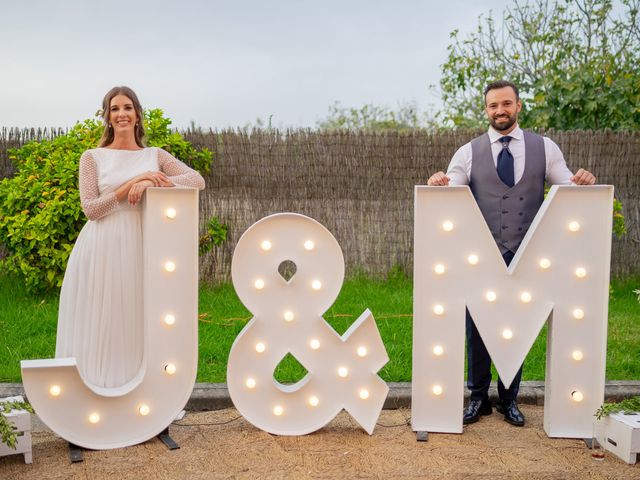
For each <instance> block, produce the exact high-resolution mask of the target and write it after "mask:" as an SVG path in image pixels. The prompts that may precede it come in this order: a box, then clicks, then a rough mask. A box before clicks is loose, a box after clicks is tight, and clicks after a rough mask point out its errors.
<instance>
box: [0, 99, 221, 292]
mask: <svg viewBox="0 0 640 480" xmlns="http://www.w3.org/2000/svg"><path fill="white" fill-rule="evenodd" d="M170 125H171V120H169V119H167V118H164V117H163V113H162V111H161V110H158V109H156V110H149V111H146V112H145V128H146V129H147V143H148V144H149V145H150V146H157V147H161V148H164V149H165V150H167V151H168V152H169V153H171V154H173V155H174V156H175V157H177V158H179V159H180V160H183V161H185V162H186V163H187V164H190V165H191V166H193V167H194V168H195V169H196V170H198V171H200V172H201V173H206V172H208V171H209V170H210V168H211V158H212V154H211V152H210V151H209V150H206V149H202V150H197V149H195V148H194V147H193V146H192V145H191V144H190V143H189V142H187V141H185V140H184V139H183V138H182V137H181V136H180V134H178V133H175V132H172V131H171V130H170V128H169V126H170ZM102 129H103V127H102V123H101V122H100V121H99V120H86V121H84V122H82V123H78V124H76V125H75V126H74V127H73V128H71V129H70V130H69V131H68V132H67V133H66V134H65V135H61V136H59V137H57V138H55V139H53V140H46V141H42V142H30V143H28V144H26V145H24V146H23V147H21V148H19V149H14V150H11V151H10V153H9V155H10V158H11V159H12V160H13V162H14V164H15V166H16V173H15V175H14V176H13V177H12V178H6V179H4V180H2V181H0V243H3V244H4V246H5V248H6V250H7V253H8V255H7V257H6V258H4V259H3V260H2V261H0V268H2V269H3V270H6V271H9V272H13V273H16V274H18V276H19V277H21V278H22V279H23V281H24V284H25V286H26V287H27V289H28V290H29V291H38V290H44V289H47V288H52V287H60V286H61V285H62V279H63V277H64V271H65V268H66V265H67V260H68V259H69V255H70V253H71V249H72V248H73V244H74V242H75V240H76V238H77V237H78V234H79V233H80V230H81V228H82V226H83V225H84V224H85V222H86V218H85V216H84V214H83V212H82V208H81V206H80V192H79V190H78V162H79V160H80V156H81V155H82V153H83V152H84V151H85V150H88V149H90V148H95V147H96V146H97V145H98V141H99V140H100V136H101V135H102Z"/></svg>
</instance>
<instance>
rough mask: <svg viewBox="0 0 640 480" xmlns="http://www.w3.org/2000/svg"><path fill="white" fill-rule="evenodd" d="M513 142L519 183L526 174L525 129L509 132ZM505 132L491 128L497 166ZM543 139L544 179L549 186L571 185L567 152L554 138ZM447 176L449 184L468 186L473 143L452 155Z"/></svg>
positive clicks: (518, 128)
mask: <svg viewBox="0 0 640 480" xmlns="http://www.w3.org/2000/svg"><path fill="white" fill-rule="evenodd" d="M509 136H510V137H511V141H510V142H509V151H510V152H511V155H513V171H514V180H515V182H516V183H518V182H519V181H520V179H521V178H522V174H523V173H524V162H525V158H524V132H523V131H522V129H521V128H520V127H519V126H518V125H516V128H514V129H513V130H512V131H511V132H510V133H509ZM502 137H503V135H502V133H500V132H498V131H497V130H495V129H494V128H493V127H489V141H490V142H491V153H492V154H493V163H494V165H496V166H497V165H498V154H499V153H500V150H502V143H501V142H500V139H501V138H502ZM543 138H544V153H545V157H546V163H547V165H546V170H545V172H546V173H545V180H546V182H547V184H549V185H571V177H572V176H573V173H571V171H570V170H569V169H568V168H567V162H565V160H564V155H562V152H561V151H560V147H558V145H556V144H555V142H554V141H553V140H551V139H550V138H547V137H543ZM447 177H449V180H450V181H449V185H469V182H470V179H471V143H467V144H465V145H463V146H462V147H460V148H459V149H458V151H457V152H456V153H455V154H454V155H453V158H451V163H449V168H448V169H447Z"/></svg>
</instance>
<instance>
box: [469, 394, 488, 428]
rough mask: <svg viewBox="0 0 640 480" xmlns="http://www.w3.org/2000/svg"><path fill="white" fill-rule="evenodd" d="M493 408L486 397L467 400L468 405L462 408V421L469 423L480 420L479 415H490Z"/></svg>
mask: <svg viewBox="0 0 640 480" xmlns="http://www.w3.org/2000/svg"><path fill="white" fill-rule="evenodd" d="M492 412H493V409H492V408H491V402H490V401H489V399H488V398H485V399H483V400H469V405H467V408H465V409H464V412H463V415H462V423H463V424H464V425H469V424H470V423H475V422H477V421H478V420H480V415H491V413H492Z"/></svg>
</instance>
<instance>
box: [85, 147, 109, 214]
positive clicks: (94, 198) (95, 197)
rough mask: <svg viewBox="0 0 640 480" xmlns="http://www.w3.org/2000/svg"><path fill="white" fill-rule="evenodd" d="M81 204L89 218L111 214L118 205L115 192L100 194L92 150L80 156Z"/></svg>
mask: <svg viewBox="0 0 640 480" xmlns="http://www.w3.org/2000/svg"><path fill="white" fill-rule="evenodd" d="M79 183H80V204H81V205H82V210H83V211H84V214H85V215H86V216H87V218H88V219H89V220H97V219H99V218H102V217H104V216H105V215H108V214H110V213H111V212H113V211H114V210H115V209H116V208H117V207H118V199H117V197H116V193H115V192H110V193H107V194H105V195H102V196H100V190H99V189H98V168H97V166H96V161H95V159H94V158H93V155H92V154H91V152H89V151H86V152H84V153H83V154H82V157H80V181H79Z"/></svg>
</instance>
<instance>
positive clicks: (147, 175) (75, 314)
mask: <svg viewBox="0 0 640 480" xmlns="http://www.w3.org/2000/svg"><path fill="white" fill-rule="evenodd" d="M102 109H103V118H104V133H103V135H102V138H101V139H100V144H99V147H98V148H94V149H91V150H87V151H86V152H84V153H83V154H82V156H81V158H80V173H79V186H80V201H81V204H82V209H83V211H84V213H85V215H86V216H87V218H88V219H89V221H88V222H87V223H86V224H85V225H84V227H83V228H82V231H81V232H80V235H79V236H78V239H77V240H76V244H75V246H74V247H73V251H72V252H71V256H70V257H69V262H68V264H67V270H66V272H65V276H64V281H63V283H62V290H61V292H60V308H59V312H58V334H57V341H56V357H58V358H61V357H75V358H76V359H77V362H78V368H79V370H80V374H81V375H82V376H83V378H84V379H85V380H86V381H87V382H89V383H91V384H93V385H96V386H99V387H117V386H120V385H123V384H125V383H127V382H128V381H129V380H131V379H132V378H133V377H135V375H136V374H137V372H138V370H139V368H140V365H141V361H142V354H143V322H144V320H143V294H142V293H143V292H142V280H143V278H142V275H143V268H142V259H143V252H142V211H141V207H140V204H141V202H140V200H141V198H142V195H143V193H144V191H145V190H146V189H147V188H148V187H173V186H176V185H180V186H186V187H196V188H198V189H203V188H204V180H203V178H202V176H201V175H200V174H199V173H198V172H196V171H195V170H192V169H191V168H189V167H187V166H186V165H185V164H184V163H182V162H181V161H180V160H178V159H176V158H174V157H173V156H172V155H171V154H169V153H168V152H166V151H164V150H162V149H160V148H156V147H145V143H144V137H145V132H144V127H143V125H142V119H143V113H142V106H141V105H140V102H139V100H138V97H137V96H136V94H135V93H134V92H133V90H131V89H130V88H128V87H114V88H112V89H111V90H109V92H107V94H106V95H105V97H104V100H103V103H102Z"/></svg>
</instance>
